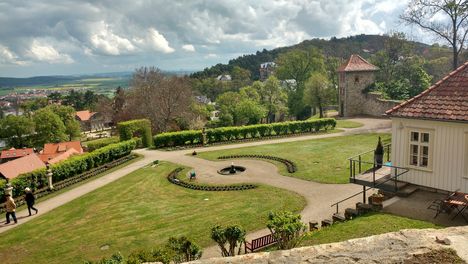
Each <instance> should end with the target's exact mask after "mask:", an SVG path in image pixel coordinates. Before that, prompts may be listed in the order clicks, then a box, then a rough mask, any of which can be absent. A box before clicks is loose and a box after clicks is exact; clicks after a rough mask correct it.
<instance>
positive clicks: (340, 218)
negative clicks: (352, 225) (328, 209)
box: [332, 213, 346, 223]
mask: <svg viewBox="0 0 468 264" xmlns="http://www.w3.org/2000/svg"><path fill="white" fill-rule="evenodd" d="M332 219H333V222H334V223H336V222H344V221H346V218H345V216H344V215H342V214H339V213H334V214H333V216H332Z"/></svg>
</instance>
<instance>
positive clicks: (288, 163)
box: [218, 155, 297, 173]
mask: <svg viewBox="0 0 468 264" xmlns="http://www.w3.org/2000/svg"><path fill="white" fill-rule="evenodd" d="M237 158H254V159H267V160H274V161H278V162H281V163H283V164H284V165H285V166H286V169H287V170H288V172H289V173H294V172H296V171H297V166H296V164H295V163H294V162H292V161H290V160H287V159H283V158H280V157H275V156H268V155H228V156H219V157H218V159H237Z"/></svg>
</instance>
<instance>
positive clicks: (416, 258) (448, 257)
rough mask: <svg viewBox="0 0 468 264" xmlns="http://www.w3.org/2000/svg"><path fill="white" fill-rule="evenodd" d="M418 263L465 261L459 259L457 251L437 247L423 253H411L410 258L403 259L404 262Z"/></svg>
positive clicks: (406, 263)
mask: <svg viewBox="0 0 468 264" xmlns="http://www.w3.org/2000/svg"><path fill="white" fill-rule="evenodd" d="M419 263H428V264H429V263H441V264H442V263H447V264H449V263H450V264H452V263H457V264H462V263H465V264H466V262H465V261H463V259H461V258H460V257H459V256H458V255H457V252H455V250H453V249H438V250H432V251H429V252H427V253H424V254H419V255H413V257H411V258H410V259H408V260H406V261H405V264H419Z"/></svg>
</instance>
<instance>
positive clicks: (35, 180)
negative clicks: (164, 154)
mask: <svg viewBox="0 0 468 264" xmlns="http://www.w3.org/2000/svg"><path fill="white" fill-rule="evenodd" d="M136 145H137V139H131V140H127V141H122V142H119V143H114V144H110V145H107V146H105V147H103V148H100V149H97V150H95V151H93V152H88V153H85V154H83V155H77V156H73V157H71V158H69V159H67V160H64V161H62V162H59V163H57V164H54V165H52V166H51V170H52V173H53V174H52V182H59V181H62V180H64V179H67V178H70V177H73V176H75V175H78V174H81V173H83V172H85V171H88V170H91V169H93V168H96V167H99V166H101V165H104V164H106V163H108V162H111V161H114V160H116V159H119V158H121V157H124V156H126V155H128V154H130V152H131V151H132V150H133V149H135V147H136ZM11 185H12V186H13V196H14V197H15V196H18V195H21V194H23V192H24V188H26V187H29V188H32V189H34V190H36V189H39V188H42V187H45V186H47V176H46V170H45V169H39V170H35V171H33V172H29V173H25V174H22V175H19V176H18V177H16V178H14V179H12V180H11Z"/></svg>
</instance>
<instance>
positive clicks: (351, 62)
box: [336, 54, 379, 72]
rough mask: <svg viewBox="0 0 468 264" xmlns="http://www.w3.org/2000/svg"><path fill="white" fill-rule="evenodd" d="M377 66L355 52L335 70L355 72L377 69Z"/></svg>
mask: <svg viewBox="0 0 468 264" xmlns="http://www.w3.org/2000/svg"><path fill="white" fill-rule="evenodd" d="M378 70H379V67H377V66H375V65H373V64H371V63H370V62H368V61H366V60H365V59H363V58H362V57H361V56H359V55H357V54H353V55H351V57H349V59H348V60H347V61H346V62H345V63H343V64H342V65H341V66H340V67H338V69H337V70H336V71H337V72H357V71H378Z"/></svg>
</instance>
